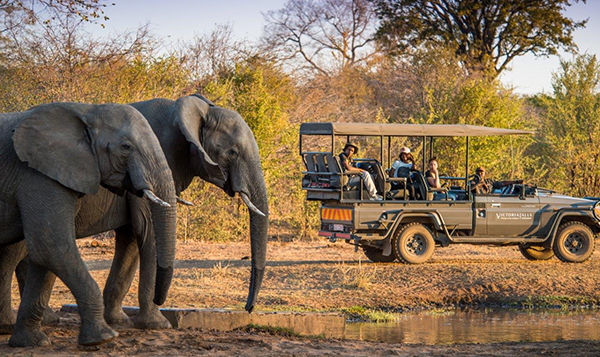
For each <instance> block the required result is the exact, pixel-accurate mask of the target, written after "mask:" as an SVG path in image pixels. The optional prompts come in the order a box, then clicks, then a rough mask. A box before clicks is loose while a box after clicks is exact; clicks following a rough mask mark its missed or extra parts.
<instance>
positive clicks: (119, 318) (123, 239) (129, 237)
mask: <svg viewBox="0 0 600 357" xmlns="http://www.w3.org/2000/svg"><path fill="white" fill-rule="evenodd" d="M115 233H116V242H115V257H114V259H113V263H112V266H111V267H110V274H109V275H108V280H107V281H106V285H105V286H104V318H105V319H106V322H108V323H109V324H111V325H112V324H122V323H128V322H129V317H128V316H127V315H126V314H125V312H123V306H122V305H123V299H124V298H125V295H126V294H127V292H128V291H129V288H130V287H131V282H132V281H133V278H134V276H135V271H136V270H137V265H138V261H139V254H138V247H137V242H136V241H135V239H134V237H133V233H132V231H131V226H129V225H128V226H125V227H121V228H119V229H117V230H116V231H115Z"/></svg>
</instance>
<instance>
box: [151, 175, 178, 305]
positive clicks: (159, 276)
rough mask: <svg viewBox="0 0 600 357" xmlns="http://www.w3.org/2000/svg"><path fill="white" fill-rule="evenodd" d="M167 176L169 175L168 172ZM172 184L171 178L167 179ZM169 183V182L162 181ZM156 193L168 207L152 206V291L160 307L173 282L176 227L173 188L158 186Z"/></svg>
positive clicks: (171, 186)
mask: <svg viewBox="0 0 600 357" xmlns="http://www.w3.org/2000/svg"><path fill="white" fill-rule="evenodd" d="M168 172H169V175H170V171H168ZM166 179H170V180H171V182H172V177H168V178H166ZM163 182H169V181H163ZM155 187H157V188H156V193H157V194H158V196H159V197H162V198H163V200H165V201H166V202H167V203H168V204H169V206H170V207H167V206H166V205H160V204H152V208H151V209H152V224H153V228H154V237H155V239H156V259H157V265H156V286H155V289H154V303H155V304H157V305H162V304H163V303H164V302H165V300H166V299H167V293H168V292H169V287H170V286H171V281H172V280H173V266H174V263H175V241H176V232H175V229H176V226H177V211H176V207H175V206H176V201H175V189H174V186H173V185H172V184H171V185H168V184H164V183H163V184H160V185H158V186H155Z"/></svg>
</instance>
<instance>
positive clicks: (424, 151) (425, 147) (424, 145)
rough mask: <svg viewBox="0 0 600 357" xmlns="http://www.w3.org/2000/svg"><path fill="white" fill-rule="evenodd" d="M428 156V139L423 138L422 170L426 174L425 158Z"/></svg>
mask: <svg viewBox="0 0 600 357" xmlns="http://www.w3.org/2000/svg"><path fill="white" fill-rule="evenodd" d="M426 155H427V137H426V136H424V137H423V152H422V153H421V156H422V157H423V167H422V168H421V171H423V172H425V162H426V161H425V156H426Z"/></svg>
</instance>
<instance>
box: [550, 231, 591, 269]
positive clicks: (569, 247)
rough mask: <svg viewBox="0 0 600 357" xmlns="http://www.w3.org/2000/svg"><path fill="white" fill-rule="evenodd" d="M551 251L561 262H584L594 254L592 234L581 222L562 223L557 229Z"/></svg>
mask: <svg viewBox="0 0 600 357" xmlns="http://www.w3.org/2000/svg"><path fill="white" fill-rule="evenodd" d="M552 249H553V250H554V254H556V257H557V258H558V259H560V260H562V261H563V262H567V263H581V262H584V261H586V260H588V259H589V257H590V256H591V255H592V253H593V252H594V233H593V232H592V230H591V229H590V227H588V226H587V225H586V224H584V223H582V222H577V221H572V222H567V223H564V224H562V225H561V226H560V227H558V233H557V234H556V238H555V239H554V244H553V246H552Z"/></svg>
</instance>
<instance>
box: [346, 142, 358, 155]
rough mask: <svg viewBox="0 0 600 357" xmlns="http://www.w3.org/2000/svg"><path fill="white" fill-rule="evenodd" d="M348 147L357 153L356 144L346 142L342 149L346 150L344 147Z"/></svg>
mask: <svg viewBox="0 0 600 357" xmlns="http://www.w3.org/2000/svg"><path fill="white" fill-rule="evenodd" d="M348 147H352V148H354V153H355V154H358V146H356V145H355V144H353V143H351V142H347V143H346V145H344V151H346V149H347V148H348Z"/></svg>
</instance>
